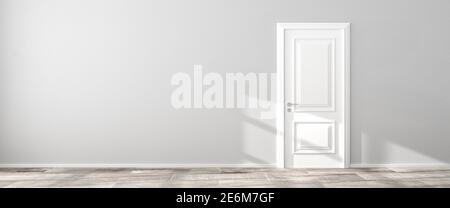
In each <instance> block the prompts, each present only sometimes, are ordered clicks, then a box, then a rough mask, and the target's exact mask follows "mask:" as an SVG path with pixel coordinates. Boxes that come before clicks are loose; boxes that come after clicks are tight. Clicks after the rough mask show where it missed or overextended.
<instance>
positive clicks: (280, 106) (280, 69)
mask: <svg viewBox="0 0 450 208" xmlns="http://www.w3.org/2000/svg"><path fill="white" fill-rule="evenodd" d="M288 29H305V30H311V29H316V30H326V29H340V30H343V31H344V41H345V43H344V79H345V80H344V111H345V112H344V125H345V132H344V135H345V136H344V142H345V145H344V146H345V150H344V157H345V158H344V167H345V168H348V167H349V165H350V23H277V106H276V118H277V140H276V147H277V150H276V153H277V154H276V158H277V159H276V164H277V167H278V168H284V167H285V158H284V153H285V149H284V147H285V142H286V139H285V134H284V127H285V126H284V125H285V124H284V123H285V122H284V119H285V118H284V113H285V107H286V101H285V96H284V93H285V89H284V87H285V86H284V36H285V35H284V34H285V31H286V30H288Z"/></svg>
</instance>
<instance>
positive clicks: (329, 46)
mask: <svg viewBox="0 0 450 208" xmlns="http://www.w3.org/2000/svg"><path fill="white" fill-rule="evenodd" d="M291 24H293V25H289V24H288V25H287V28H285V29H284V30H283V33H282V35H283V37H282V38H283V40H284V41H283V43H282V44H283V51H282V52H283V54H284V55H283V61H284V63H283V70H284V104H285V108H284V109H285V111H284V158H285V166H286V167H296V168H297V167H323V168H336V167H345V164H346V159H347V158H346V157H348V155H347V154H346V151H347V149H346V146H347V144H346V142H347V141H346V137H347V136H348V135H347V126H346V125H347V122H346V120H348V119H349V118H348V113H347V112H346V111H347V110H348V109H347V108H346V105H348V103H347V102H348V101H347V99H346V97H347V96H348V95H347V93H348V92H347V91H346V87H347V86H346V83H347V82H348V80H347V79H348V77H347V76H346V73H347V72H346V70H347V69H348V66H346V64H348V63H347V61H346V60H347V59H346V57H347V56H348V55H349V54H348V47H347V45H348V44H347V41H348V39H347V38H346V37H347V35H348V34H346V33H348V32H349V30H348V29H349V28H348V26H349V25H348V24H338V26H341V27H335V28H333V27H332V28H329V27H320V26H329V25H327V24H321V23H318V24H317V25H314V24H306V26H309V27H305V25H304V24H295V23H291ZM284 26H286V25H284ZM290 26H292V27H290Z"/></svg>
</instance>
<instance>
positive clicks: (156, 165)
mask: <svg viewBox="0 0 450 208" xmlns="http://www.w3.org/2000/svg"><path fill="white" fill-rule="evenodd" d="M276 167H277V164H275V163H274V164H193V163H136V164H130V163H124V164H105V163H95V164H92V163H86V164H0V168H276Z"/></svg>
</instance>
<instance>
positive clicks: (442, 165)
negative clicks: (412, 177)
mask: <svg viewBox="0 0 450 208" xmlns="http://www.w3.org/2000/svg"><path fill="white" fill-rule="evenodd" d="M350 168H450V164H449V163H392V164H350Z"/></svg>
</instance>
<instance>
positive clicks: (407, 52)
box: [0, 0, 450, 164]
mask: <svg viewBox="0 0 450 208" xmlns="http://www.w3.org/2000/svg"><path fill="white" fill-rule="evenodd" d="M449 10H450V1H448V0H435V1H429V0H428V1H427V0H415V1H408V0H399V1H392V0H372V1H369V0H343V1H334V0H270V1H269V0H267V1H261V0H190V1H184V0H40V1H35V0H0V164H52V163H54V164H73V163H79V164H95V163H110V164H112V163H114V164H119V163H123V164H124V163H129V164H137V163H202V164H247V163H255V164H273V163H274V162H275V125H274V124H275V122H274V121H273V120H260V119H258V118H257V117H255V116H254V115H256V113H257V112H255V111H249V110H242V109H241V110H239V109H228V110H223V109H216V110H205V109H193V110H175V109H173V108H172V107H171V105H170V94H171V92H172V91H173V89H174V87H173V86H171V85H170V78H171V76H172V75H173V74H174V73H176V72H187V73H192V67H193V64H202V65H203V66H204V67H205V69H204V71H205V72H219V73H222V74H223V73H226V72H257V73H263V72H275V54H276V53H275V23H276V22H351V23H352V48H351V51H352V61H351V64H352V76H351V77H352V80H351V85H352V87H351V90H352V99H351V106H352V108H351V110H352V116H351V119H352V129H351V137H352V151H351V153H352V158H351V160H352V163H355V164H360V163H362V164H385V163H449V162H450V151H449V147H450V136H449V135H450V128H448V124H449V119H450V94H449V93H448V91H449V90H450V81H449V76H450V70H449V66H450V25H449V22H448V21H449V19H450V13H449V12H448V11H449Z"/></svg>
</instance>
